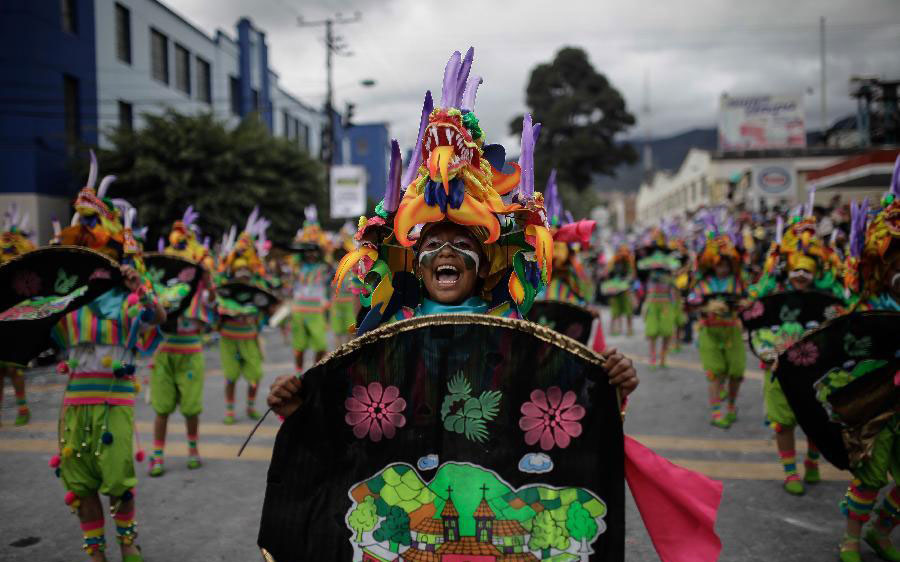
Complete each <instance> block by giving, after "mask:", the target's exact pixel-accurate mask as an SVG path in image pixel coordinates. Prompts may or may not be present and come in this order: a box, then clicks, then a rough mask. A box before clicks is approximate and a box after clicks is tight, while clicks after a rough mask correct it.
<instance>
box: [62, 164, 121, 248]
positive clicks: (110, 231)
mask: <svg viewBox="0 0 900 562" xmlns="http://www.w3.org/2000/svg"><path fill="white" fill-rule="evenodd" d="M90 154H91V166H90V171H89V172H88V180H87V184H86V185H85V186H84V187H83V188H81V191H79V192H78V196H77V197H76V199H75V214H74V215H73V216H72V222H71V225H70V226H68V227H67V228H64V229H62V230H61V231H60V232H59V234H58V235H56V236H54V239H55V240H56V242H57V243H59V244H62V245H67V246H86V247H88V248H91V249H92V250H96V251H98V252H102V253H104V254H107V255H108V256H110V257H111V258H113V259H115V260H119V259H121V257H122V244H123V239H122V228H123V226H122V215H121V213H120V212H119V210H118V209H117V208H116V206H115V203H114V202H113V200H111V199H108V198H107V197H106V192H107V191H108V190H109V186H110V184H112V182H114V181H115V180H116V176H106V177H104V178H103V179H102V180H101V181H100V186H99V187H98V188H97V190H96V191H95V190H94V184H95V183H96V182H97V156H96V155H95V154H94V151H93V150H92V151H91V153H90Z"/></svg>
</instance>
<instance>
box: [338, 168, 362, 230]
mask: <svg viewBox="0 0 900 562" xmlns="http://www.w3.org/2000/svg"><path fill="white" fill-rule="evenodd" d="M330 193H331V206H330V211H331V212H330V213H329V214H330V215H331V218H333V219H350V218H352V219H355V218H358V217H359V216H360V215H364V214H365V213H366V169H365V168H363V167H362V166H332V167H331V191H330Z"/></svg>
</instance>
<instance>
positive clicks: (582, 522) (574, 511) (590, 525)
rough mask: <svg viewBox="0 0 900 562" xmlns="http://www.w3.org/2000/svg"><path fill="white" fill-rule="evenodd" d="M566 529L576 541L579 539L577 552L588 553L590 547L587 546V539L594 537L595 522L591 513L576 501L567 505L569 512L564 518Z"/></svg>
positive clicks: (595, 530) (595, 532) (595, 531)
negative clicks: (579, 544) (579, 548)
mask: <svg viewBox="0 0 900 562" xmlns="http://www.w3.org/2000/svg"><path fill="white" fill-rule="evenodd" d="M566 529H567V530H568V531H569V535H571V537H572V538H573V539H575V540H576V541H581V550H579V551H578V552H580V553H583V554H590V553H591V549H590V547H588V542H587V541H588V539H592V538H594V535H596V534H597V522H596V521H594V518H593V517H591V514H590V513H589V512H588V510H586V509H585V508H584V506H583V505H581V504H580V503H578V502H573V503H572V504H571V505H570V506H569V514H568V518H567V519H566Z"/></svg>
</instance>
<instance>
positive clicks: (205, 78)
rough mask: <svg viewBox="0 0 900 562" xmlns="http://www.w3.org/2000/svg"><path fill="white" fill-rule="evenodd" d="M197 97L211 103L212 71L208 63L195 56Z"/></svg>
mask: <svg viewBox="0 0 900 562" xmlns="http://www.w3.org/2000/svg"><path fill="white" fill-rule="evenodd" d="M195 60H196V61H197V99H198V100H200V101H203V102H206V103H212V71H211V70H210V67H209V63H208V62H206V61H205V60H203V59H201V58H200V57H197V58H196V59H195Z"/></svg>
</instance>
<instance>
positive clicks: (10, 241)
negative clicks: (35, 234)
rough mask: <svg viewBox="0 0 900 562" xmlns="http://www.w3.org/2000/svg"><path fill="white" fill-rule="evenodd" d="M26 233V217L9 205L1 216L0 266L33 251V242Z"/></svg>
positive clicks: (12, 205) (14, 205)
mask: <svg viewBox="0 0 900 562" xmlns="http://www.w3.org/2000/svg"><path fill="white" fill-rule="evenodd" d="M31 236H32V235H31V232H29V231H28V215H27V214H24V215H22V214H20V213H19V206H18V205H16V204H15V203H13V204H11V205H10V206H9V207H8V208H7V209H6V212H5V213H4V214H3V231H2V232H0V264H4V263H6V262H8V261H9V260H11V259H13V258H14V257H16V256H21V255H22V254H25V253H27V252H30V251H31V250H34V248H35V246H34V242H32V240H31Z"/></svg>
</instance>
